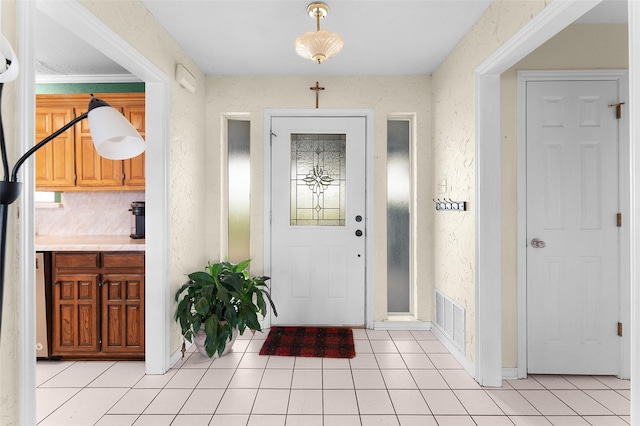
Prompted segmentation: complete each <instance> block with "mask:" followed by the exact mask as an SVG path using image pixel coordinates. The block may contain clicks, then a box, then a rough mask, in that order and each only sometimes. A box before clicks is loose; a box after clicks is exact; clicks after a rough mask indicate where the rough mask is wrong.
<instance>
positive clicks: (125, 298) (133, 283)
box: [101, 274, 144, 354]
mask: <svg viewBox="0 0 640 426" xmlns="http://www.w3.org/2000/svg"><path fill="white" fill-rule="evenodd" d="M102 281H103V283H102V298H101V299H102V302H101V305H102V306H101V308H102V321H101V323H102V352H103V353H120V354H126V353H136V354H144V275H143V274H104V275H103V276H102Z"/></svg>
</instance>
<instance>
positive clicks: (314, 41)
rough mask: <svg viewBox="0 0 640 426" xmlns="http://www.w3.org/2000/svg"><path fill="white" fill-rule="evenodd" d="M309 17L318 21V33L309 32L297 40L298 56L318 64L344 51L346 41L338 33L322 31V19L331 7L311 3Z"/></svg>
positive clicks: (295, 43) (308, 8)
mask: <svg viewBox="0 0 640 426" xmlns="http://www.w3.org/2000/svg"><path fill="white" fill-rule="evenodd" d="M307 12H308V13H309V16H311V17H312V18H315V19H316V31H315V32H313V31H308V32H306V33H304V34H302V35H301V36H300V37H298V38H296V41H295V42H294V45H295V48H296V52H297V53H298V55H300V56H302V57H303V58H306V59H311V60H312V61H314V62H317V63H318V64H321V63H323V62H324V61H325V60H327V59H328V58H330V57H332V56H333V55H336V54H337V53H339V52H340V51H341V50H342V47H343V46H344V41H342V37H340V35H339V34H337V33H332V32H331V31H328V30H321V29H320V18H324V17H325V16H327V13H329V7H328V6H327V5H326V4H324V3H311V4H310V5H309V6H308V7H307Z"/></svg>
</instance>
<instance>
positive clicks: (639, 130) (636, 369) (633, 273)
mask: <svg viewBox="0 0 640 426" xmlns="http://www.w3.org/2000/svg"><path fill="white" fill-rule="evenodd" d="M628 3H629V15H628V16H629V17H628V21H629V117H630V120H629V121H630V122H629V140H630V141H631V144H630V145H631V146H630V165H629V167H630V174H631V185H630V187H631V194H630V210H631V223H630V233H631V247H630V252H631V254H630V259H631V262H630V264H631V267H630V277H631V297H630V300H631V324H630V327H629V332H630V333H631V378H632V380H631V422H632V424H638V422H640V362H639V361H638V360H640V288H639V285H640V284H639V283H640V268H639V266H640V263H639V261H638V256H639V255H640V227H639V226H638V224H639V223H640V148H639V147H638V142H640V116H639V114H640V107H639V105H640V75H639V73H640V3H638V2H636V1H629V2H628Z"/></svg>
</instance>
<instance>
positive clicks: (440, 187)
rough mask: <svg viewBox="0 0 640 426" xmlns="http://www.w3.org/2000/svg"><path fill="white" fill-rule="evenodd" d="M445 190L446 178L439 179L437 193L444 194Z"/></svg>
mask: <svg viewBox="0 0 640 426" xmlns="http://www.w3.org/2000/svg"><path fill="white" fill-rule="evenodd" d="M446 192H447V180H446V179H440V180H439V181H438V194H445V193H446Z"/></svg>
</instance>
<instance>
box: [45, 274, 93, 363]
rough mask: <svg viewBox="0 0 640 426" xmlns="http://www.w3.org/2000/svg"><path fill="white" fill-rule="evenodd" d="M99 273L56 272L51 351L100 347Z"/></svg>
mask: <svg viewBox="0 0 640 426" xmlns="http://www.w3.org/2000/svg"><path fill="white" fill-rule="evenodd" d="M99 298H100V296H99V294H98V274H77V275H75V274H73V275H71V274H70V275H57V276H56V277H55V281H54V285H53V303H52V322H53V324H52V334H53V336H52V340H53V341H52V345H51V346H52V348H51V354H52V355H54V356H59V355H78V354H82V353H95V352H97V351H99V350H100V328H99V323H98V321H99V315H98V313H99V309H100V307H99V304H98V303H99Z"/></svg>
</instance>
